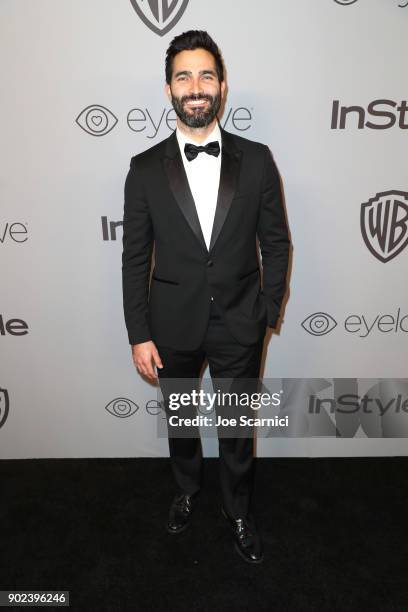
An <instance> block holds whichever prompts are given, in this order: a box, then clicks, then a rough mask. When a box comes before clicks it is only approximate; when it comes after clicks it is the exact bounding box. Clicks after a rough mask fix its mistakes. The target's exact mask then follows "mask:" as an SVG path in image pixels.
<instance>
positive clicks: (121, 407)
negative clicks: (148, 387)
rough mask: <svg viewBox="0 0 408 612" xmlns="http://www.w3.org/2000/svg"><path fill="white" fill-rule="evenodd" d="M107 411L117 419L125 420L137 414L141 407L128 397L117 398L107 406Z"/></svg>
mask: <svg viewBox="0 0 408 612" xmlns="http://www.w3.org/2000/svg"><path fill="white" fill-rule="evenodd" d="M105 410H107V411H108V412H109V413H110V414H112V415H113V416H115V417H119V418H120V419H125V418H127V417H130V416H132V414H135V412H137V411H138V410H139V406H138V405H137V404H135V402H132V400H130V399H127V398H126V397H117V398H115V399H113V400H112V401H110V402H109V404H108V405H107V406H105Z"/></svg>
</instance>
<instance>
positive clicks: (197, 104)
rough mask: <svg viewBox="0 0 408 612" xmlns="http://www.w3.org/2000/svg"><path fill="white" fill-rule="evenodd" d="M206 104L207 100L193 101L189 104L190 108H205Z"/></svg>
mask: <svg viewBox="0 0 408 612" xmlns="http://www.w3.org/2000/svg"><path fill="white" fill-rule="evenodd" d="M205 103H206V100H192V101H190V102H187V105H188V106H203V104H205Z"/></svg>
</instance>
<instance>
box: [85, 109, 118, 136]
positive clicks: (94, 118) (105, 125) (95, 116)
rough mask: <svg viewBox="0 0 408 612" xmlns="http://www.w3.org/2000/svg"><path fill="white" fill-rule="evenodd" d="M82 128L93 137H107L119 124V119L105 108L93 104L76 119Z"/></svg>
mask: <svg viewBox="0 0 408 612" xmlns="http://www.w3.org/2000/svg"><path fill="white" fill-rule="evenodd" d="M75 121H76V122H77V124H78V125H79V127H80V128H82V129H83V130H84V132H87V133H88V134H91V136H105V135H106V134H108V133H109V132H110V131H111V130H113V128H114V127H115V125H116V124H117V122H118V119H117V117H115V115H114V114H113V113H112V112H111V111H110V110H109V108H106V107H105V106H101V105H100V104H91V105H90V106H87V107H86V108H84V110H83V111H81V112H80V113H79V115H78V117H77V118H76V119H75Z"/></svg>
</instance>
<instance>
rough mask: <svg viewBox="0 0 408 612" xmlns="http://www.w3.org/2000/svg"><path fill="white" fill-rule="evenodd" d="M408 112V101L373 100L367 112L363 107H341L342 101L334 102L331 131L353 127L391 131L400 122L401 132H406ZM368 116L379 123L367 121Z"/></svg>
mask: <svg viewBox="0 0 408 612" xmlns="http://www.w3.org/2000/svg"><path fill="white" fill-rule="evenodd" d="M387 109H388V110H387ZM407 110H408V106H407V101H406V100H402V101H401V102H400V103H398V102H394V101H393V100H387V99H386V98H384V99H379V100H373V101H372V102H370V103H369V104H368V106H367V110H366V109H365V108H364V107H363V106H356V105H352V106H341V105H340V100H333V106H332V116H331V129H332V130H345V129H346V127H350V126H351V127H357V128H358V129H359V130H364V129H365V128H369V129H370V130H389V129H390V128H392V127H394V125H395V124H396V123H397V120H398V127H399V128H400V129H401V130H406V129H408V123H406V122H405V116H406V112H407ZM367 115H370V116H371V117H376V118H378V119H379V122H377V121H370V120H367Z"/></svg>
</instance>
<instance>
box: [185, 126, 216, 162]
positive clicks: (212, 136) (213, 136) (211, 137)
mask: <svg viewBox="0 0 408 612" xmlns="http://www.w3.org/2000/svg"><path fill="white" fill-rule="evenodd" d="M176 136H177V140H178V143H179V147H180V151H181V152H182V154H183V155H184V145H185V144H186V143H187V142H191V143H192V144H195V145H198V143H196V142H193V141H192V140H191V138H189V137H188V136H187V135H186V134H184V133H183V132H182V131H181V130H180V129H179V128H178V127H176ZM214 141H218V142H219V144H220V149H221V130H220V126H219V125H218V121H217V122H216V123H215V126H214V129H213V131H212V132H211V134H209V135H208V136H207V138H206V139H205V140H204V141H203V142H200V146H204V145H206V144H208V143H209V142H214Z"/></svg>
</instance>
